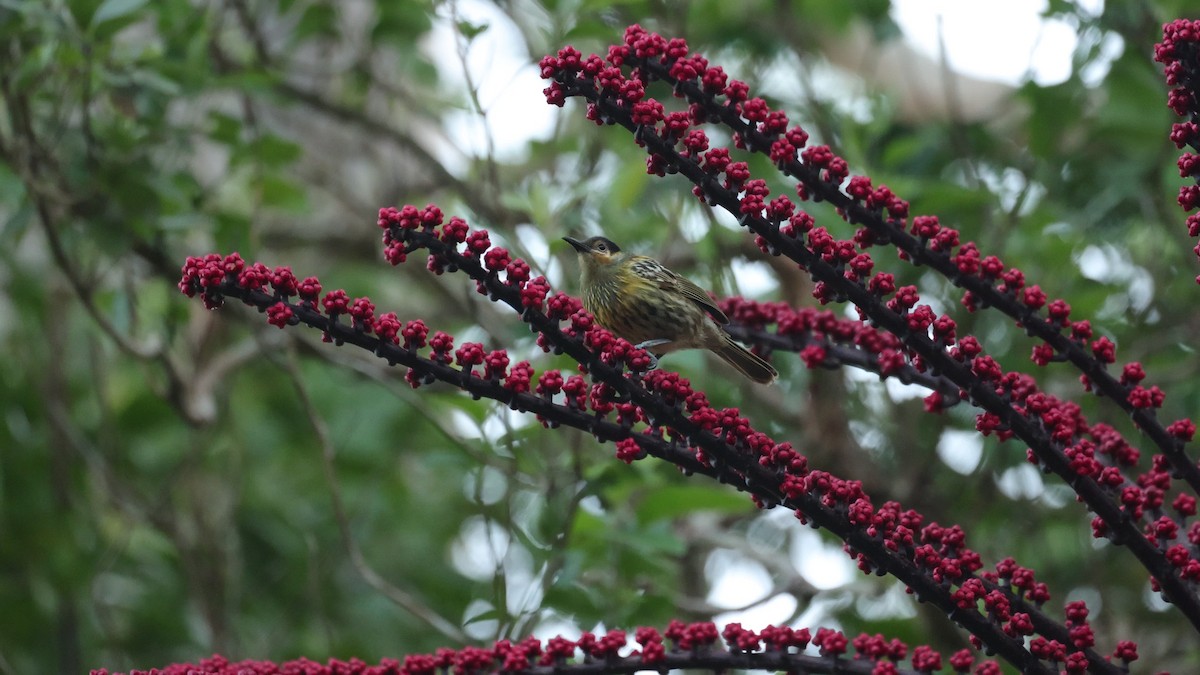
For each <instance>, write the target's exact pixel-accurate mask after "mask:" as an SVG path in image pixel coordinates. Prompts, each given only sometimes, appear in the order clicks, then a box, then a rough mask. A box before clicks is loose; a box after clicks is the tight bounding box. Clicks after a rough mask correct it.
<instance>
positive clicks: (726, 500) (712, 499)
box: [637, 484, 754, 523]
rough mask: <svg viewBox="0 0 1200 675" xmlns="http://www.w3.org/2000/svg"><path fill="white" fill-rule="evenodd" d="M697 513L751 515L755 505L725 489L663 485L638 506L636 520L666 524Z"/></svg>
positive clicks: (744, 496)
mask: <svg viewBox="0 0 1200 675" xmlns="http://www.w3.org/2000/svg"><path fill="white" fill-rule="evenodd" d="M698 511H718V512H720V513H727V514H739V513H752V512H753V511H754V504H753V503H751V501H750V499H749V498H748V497H746V495H744V494H740V493H738V492H734V491H732V490H729V489H726V488H724V487H712V486H706V485H701V484H697V485H665V486H661V487H658V488H655V489H654V490H653V491H652V492H650V493H649V494H647V495H646V497H645V498H644V499H643V500H642V502H641V504H639V505H638V509H637V515H638V520H639V521H641V522H643V523H648V522H654V521H657V520H668V519H672V518H677V517H679V516H685V515H687V514H689V513H696V512H698Z"/></svg>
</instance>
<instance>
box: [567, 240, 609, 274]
mask: <svg viewBox="0 0 1200 675" xmlns="http://www.w3.org/2000/svg"><path fill="white" fill-rule="evenodd" d="M563 241H565V242H567V243H568V244H570V245H571V246H573V247H574V248H575V251H576V252H577V253H578V254H579V259H580V261H581V262H583V264H584V267H585V268H598V267H605V266H608V265H611V264H613V263H614V262H617V261H618V260H620V259H621V247H620V246H617V245H616V244H614V243H613V241H612V240H611V239H606V238H604V237H590V238H588V239H585V240H583V241H579V240H578V239H575V238H574V237H563Z"/></svg>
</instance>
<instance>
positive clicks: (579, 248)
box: [563, 237, 588, 253]
mask: <svg viewBox="0 0 1200 675" xmlns="http://www.w3.org/2000/svg"><path fill="white" fill-rule="evenodd" d="M563 241H565V242H567V243H568V244H570V245H571V246H574V247H575V250H576V251H579V252H580V253H587V252H588V247H587V246H584V245H583V242H582V241H579V240H578V239H575V238H574V237H563Z"/></svg>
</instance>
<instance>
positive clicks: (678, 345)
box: [563, 237, 777, 384]
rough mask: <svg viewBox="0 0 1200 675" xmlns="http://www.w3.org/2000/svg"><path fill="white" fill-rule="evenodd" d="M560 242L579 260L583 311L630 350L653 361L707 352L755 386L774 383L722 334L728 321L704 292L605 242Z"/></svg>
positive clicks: (759, 363)
mask: <svg viewBox="0 0 1200 675" xmlns="http://www.w3.org/2000/svg"><path fill="white" fill-rule="evenodd" d="M563 239H564V240H565V241H566V242H567V243H569V244H571V246H573V247H574V248H575V250H576V252H578V254H579V262H580V286H581V288H582V292H583V305H584V307H586V308H587V309H588V311H589V312H591V313H592V314H593V315H595V317H596V320H597V321H599V322H600V325H602V326H604V327H605V328H607V329H609V330H611V331H612V332H613V333H614V334H616V335H618V336H620V337H623V338H625V339H626V340H629V341H630V342H632V343H634V344H642V343H646V342H650V343H651V344H648V345H645V347H646V348H647V351H649V352H651V353H652V354H654V355H656V356H662V355H664V354H668V353H670V352H673V351H676V350H679V349H707V350H710V351H712V352H713V353H714V354H716V355H717V356H720V357H721V358H722V359H724V360H725V361H726V362H728V363H729V364H730V365H732V366H733V367H734V368H736V369H737V370H738V371H739V372H741V373H742V374H744V375H745V376H746V377H749V378H750V379H752V380H754V381H755V382H761V383H764V384H765V383H770V382H772V381H774V379H775V377H776V375H777V373H776V371H775V369H774V368H772V367H771V365H770V364H769V363H767V362H766V361H764V360H762V359H761V358H759V357H758V356H756V355H754V354H752V353H751V352H750V351H749V350H747V349H746V348H745V347H743V346H741V345H740V344H738V343H737V342H734V340H733V338H731V337H730V336H729V334H728V333H726V332H725V330H724V329H722V328H721V326H722V325H724V324H727V323H729V317H727V316H725V313H724V312H722V311H721V310H720V309H719V308H718V307H717V306H716V305H715V304H714V303H713V301H712V299H711V298H709V297H708V293H706V292H704V289H702V288H700V287H699V286H697V285H696V284H694V283H692V282H691V281H689V280H688V279H685V278H683V277H682V276H680V275H678V274H676V273H675V272H672V271H671V270H669V269H667V268H666V267H663V265H662V263H660V262H658V261H657V260H655V259H653V258H650V257H647V256H644V255H633V254H630V253H627V252H624V251H622V250H621V248H620V247H619V246H617V245H616V244H614V243H613V242H612V241H611V240H609V239H606V238H604V237H592V238H590V239H588V240H586V241H579V240H576V239H573V238H571V237H563ZM659 341H665V342H662V343H661V344H655V343H656V342H659Z"/></svg>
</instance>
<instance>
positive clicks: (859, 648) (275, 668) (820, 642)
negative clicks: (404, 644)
mask: <svg viewBox="0 0 1200 675" xmlns="http://www.w3.org/2000/svg"><path fill="white" fill-rule="evenodd" d="M633 642H634V643H636V644H637V647H632V648H630V640H629V638H628V636H627V635H626V632H625V631H623V630H611V631H609V632H608V633H605V634H604V635H594V634H592V633H584V634H582V635H581V636H579V638H578V639H575V640H568V639H566V638H564V637H562V636H559V637H554V638H551V639H549V640H545V641H542V640H538V639H537V638H533V637H530V638H526V639H524V640H521V641H520V642H517V643H514V642H512V641H509V640H500V641H497V642H495V643H493V644H492V646H491V647H490V648H483V647H465V648H463V649H459V650H454V649H445V648H443V649H439V650H437V651H436V652H434V653H433V654H410V655H408V656H406V657H404V660H403V661H400V660H397V659H383V660H382V661H380V663H379V664H377V665H368V664H367V663H365V662H363V661H362V660H360V659H351V660H349V661H341V660H338V659H330V660H329V661H328V663H325V664H322V663H318V662H316V661H311V660H309V659H298V660H295V661H289V662H286V663H272V662H269V661H240V662H233V661H230V660H229V659H226V658H224V657H222V656H213V657H210V658H207V659H202V660H201V661H200V662H199V663H196V664H190V663H188V664H176V665H172V666H168V667H166V668H163V669H154V670H151V671H139V670H133V671H130V672H129V675H243V674H244V673H255V674H260V675H444V674H446V673H454V675H477V674H478V675H482V674H485V673H501V674H503V675H517V674H518V673H520V674H522V675H555V674H558V675H571V674H572V673H574V672H579V673H581V675H582V674H583V673H595V672H597V670H596V668H595V666H596V665H604V666H605V667H606V672H634V671H640V670H658V671H661V672H665V671H667V670H678V669H685V668H699V669H705V670H714V671H717V670H721V671H724V670H765V671H787V672H804V673H814V675H815V674H818V673H858V674H861V675H868V674H870V675H901V674H902V673H904V674H912V675H917V674H920V673H931V672H935V671H938V670H941V668H942V657H941V655H939V654H938V653H937V652H935V651H934V650H932V649H930V648H929V647H926V646H924V645H920V646H918V647H916V648H915V649H913V650H912V654H911V655H910V654H909V649H908V647H907V646H906V645H905V644H904V643H903V642H901V641H900V640H897V639H895V638H893V639H892V640H890V641H889V640H887V639H886V638H884V637H883V636H882V635H868V634H865V633H864V634H861V635H859V636H858V637H856V638H854V639H853V640H848V639H847V638H846V636H845V635H844V634H842V633H841V632H840V631H836V630H832V629H829V628H820V629H818V630H817V632H816V634H815V635H813V634H811V633H810V632H809V630H808V629H800V630H794V629H792V628H789V627H787V626H766V627H765V628H763V629H762V630H761V631H759V632H757V633H756V632H754V631H751V630H747V629H745V628H743V627H742V626H741V625H740V624H736V623H731V624H728V625H726V626H725V628H724V629H721V630H720V631H718V629H717V627H716V626H715V625H714V624H712V623H709V622H701V623H692V624H685V623H683V622H681V621H676V620H672V621H671V622H670V624H668V626H667V628H666V630H665V631H660V630H658V629H657V628H654V627H651V626H642V627H639V628H637V629H635V631H634V637H633ZM668 643H669V646H668ZM722 643H723V644H722ZM809 644H812V645H813V646H814V647H816V648H817V650H818V652H819V653H818V654H806V653H805V648H806V647H807V646H808V645H809ZM849 647H853V649H854V653H853V656H850V657H849V658H847V655H848V654H849V653H850V649H849ZM621 652H626V653H625V654H624V655H622V654H621ZM910 656H911V663H912V668H911V669H903V668H901V667H900V666H899V665H898V664H899V663H901V662H902V661H904V660H905V659H906V658H908V657H910ZM1134 656H1135V657H1136V655H1134ZM973 663H974V660H973V659H972V657H971V655H970V653H969V652H968V650H965V649H964V650H961V651H959V652H957V653H955V654H954V655H953V656H951V657H950V664H951V666H952V667H953V668H954V670H955V672H960V673H965V672H969V670H970V668H971V666H972V665H973ZM974 672H975V673H977V674H979V675H993V674H998V673H999V672H1000V669H999V666H998V665H997V664H996V663H995V662H994V661H983V662H981V663H980V664H978V666H977V667H976V668H975V670H974ZM92 675H121V674H120V673H111V674H110V673H109V671H107V670H93V671H92Z"/></svg>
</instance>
